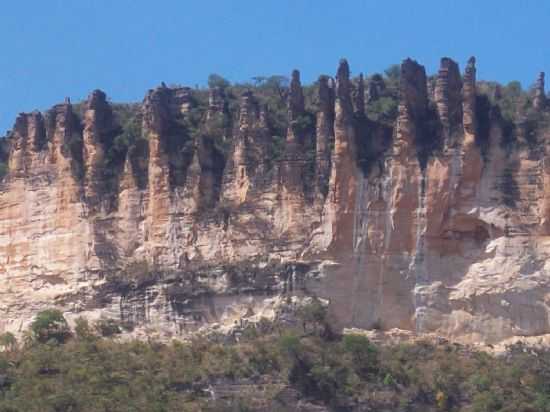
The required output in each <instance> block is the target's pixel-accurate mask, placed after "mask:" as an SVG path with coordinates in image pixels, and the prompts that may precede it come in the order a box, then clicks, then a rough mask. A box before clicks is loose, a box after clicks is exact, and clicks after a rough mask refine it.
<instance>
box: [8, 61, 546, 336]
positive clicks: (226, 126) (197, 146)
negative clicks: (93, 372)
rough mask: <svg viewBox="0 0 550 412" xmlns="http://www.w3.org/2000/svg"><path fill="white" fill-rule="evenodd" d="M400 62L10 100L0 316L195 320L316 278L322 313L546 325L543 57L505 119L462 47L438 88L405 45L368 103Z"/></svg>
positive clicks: (227, 313) (151, 327) (265, 303)
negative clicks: (24, 110) (120, 99)
mask: <svg viewBox="0 0 550 412" xmlns="http://www.w3.org/2000/svg"><path fill="white" fill-rule="evenodd" d="M396 79H397V75H395V77H394V78H392V79H388V82H387V83H386V82H385V81H384V79H383V78H382V76H380V75H373V76H370V77H367V83H366V84H365V80H364V79H363V75H360V76H359V77H358V78H356V80H352V76H351V73H350V67H349V65H348V63H347V61H345V60H342V61H341V62H340V64H339V66H338V70H337V73H336V77H335V80H332V78H330V77H328V76H321V77H320V78H319V81H318V84H317V85H315V86H313V87H315V89H306V88H305V87H302V84H301V82H300V74H299V72H298V71H293V72H292V75H291V81H290V84H289V87H288V88H280V89H277V90H276V91H271V92H270V91H269V90H268V89H269V88H266V87H259V88H251V89H250V90H243V89H242V88H240V87H236V88H234V89H233V88H232V86H227V88H225V89H220V88H212V89H211V90H209V91H206V90H204V91H202V90H195V89H189V88H186V87H166V86H165V85H164V84H162V85H161V86H160V87H158V88H155V89H153V90H150V91H149V92H148V93H147V95H146V96H145V98H144V100H143V102H142V104H141V105H135V106H132V107H131V108H129V107H126V108H125V109H124V111H121V109H120V108H119V107H117V106H116V105H113V104H111V103H109V102H108V101H107V99H106V96H105V94H104V93H103V92H101V91H97V90H96V91H94V92H92V94H91V95H90V97H89V98H88V100H87V101H86V102H84V103H83V105H81V106H80V105H79V106H77V105H75V106H74V107H73V105H71V104H70V102H68V101H67V102H65V103H63V104H59V105H57V106H54V108H52V109H51V110H49V111H47V112H46V113H44V114H41V113H39V112H33V113H29V114H21V115H19V116H18V117H17V119H16V121H15V125H14V128H13V131H12V132H11V134H10V136H9V137H8V138H7V139H6V140H5V141H3V142H2V143H3V144H2V148H7V149H6V153H7V159H6V163H7V167H6V170H7V172H6V175H5V176H4V177H3V179H2V181H1V184H0V276H1V277H2V279H3V282H1V283H0V294H1V295H2V297H3V299H2V301H1V302H0V313H1V315H2V316H1V317H0V332H1V331H4V330H10V331H15V332H21V331H22V330H24V328H25V327H26V325H27V323H28V322H29V321H30V320H31V319H32V317H33V316H34V315H35V314H36V312H37V311H39V310H42V309H44V308H48V307H51V306H57V307H59V308H61V309H63V310H64V312H65V314H66V315H67V317H69V318H70V319H74V318H75V317H77V316H87V317H90V318H93V319H95V318H98V317H114V318H118V319H122V320H124V321H125V322H131V323H133V324H134V325H135V327H136V328H135V331H134V334H135V335H137V336H143V334H149V335H151V334H157V335H158V336H161V337H174V336H187V335H188V334H190V333H193V332H194V331H197V330H201V329H204V328H210V329H217V330H222V331H228V330H230V329H235V328H239V327H242V326H244V325H245V324H246V323H247V322H255V321H258V320H260V319H261V318H262V317H268V318H273V317H277V316H283V317H284V316H286V314H288V312H287V311H286V309H285V308H288V307H289V306H292V305H297V304H299V301H300V300H303V299H305V298H307V297H309V296H317V297H319V298H321V299H324V300H326V301H327V302H328V303H329V316H330V319H331V321H332V322H333V325H334V326H335V327H342V328H343V327H359V328H367V329H370V328H377V329H391V328H400V329H405V330H408V331H410V333H420V334H421V333H434V334H439V335H444V336H446V337H449V338H453V339H457V340H461V341H464V342H477V341H484V342H499V341H503V340H505V339H507V338H510V337H513V336H537V335H543V334H550V320H549V316H548V314H549V313H550V303H549V302H550V301H549V296H550V266H549V264H547V263H546V262H550V259H549V258H550V242H549V235H550V223H549V222H550V168H549V167H548V160H547V159H548V153H547V150H548V149H547V147H546V146H547V145H546V143H545V142H547V141H549V139H550V129H549V128H548V126H547V124H548V123H547V120H548V117H549V116H550V113H549V112H548V105H547V103H546V98H545V93H544V77H543V75H541V76H540V77H539V80H538V82H537V86H536V87H535V90H534V95H533V100H532V102H533V105H532V106H533V107H527V106H529V105H523V106H522V108H521V111H520V112H521V113H520V114H521V116H518V118H517V119H515V120H516V121H515V123H514V122H511V121H510V120H509V119H508V118H506V117H505V116H504V114H503V112H502V111H503V110H504V109H506V110H508V112H507V114H506V115H507V116H509V115H510V110H509V108H507V107H501V106H500V104H501V100H504V99H502V98H499V97H497V91H498V90H499V89H495V96H493V97H494V99H490V98H489V97H488V96H485V95H484V94H482V93H481V91H482V90H483V87H481V86H480V87H478V84H477V83H476V67H475V59H474V58H471V59H470V60H469V61H468V62H467V65H466V68H465V72H464V75H463V76H462V77H461V76H460V70H459V66H458V64H457V63H456V62H454V61H452V60H451V59H449V58H443V59H442V60H441V67H440V70H439V72H438V74H437V76H436V78H435V81H434V82H433V87H431V86H430V91H428V89H429V85H428V79H427V76H426V72H425V69H424V67H423V66H421V65H420V64H418V63H417V62H415V61H413V60H411V59H406V60H404V61H403V63H402V65H401V69H400V75H399V99H398V101H396V103H397V108H398V110H397V116H396V118H395V119H394V120H395V121H394V122H391V119H388V116H389V114H388V113H391V111H388V113H385V114H384V115H385V117H381V119H382V120H380V119H378V118H376V119H375V118H374V117H371V114H372V111H370V110H371V109H372V108H373V107H374V106H372V105H375V104H378V103H379V102H378V101H379V99H380V98H381V97H383V98H384V99H385V100H384V102H382V103H384V104H386V103H388V99H391V96H395V95H396V94H397V89H396ZM386 87H387V88H388V89H386ZM365 88H366V91H365ZM306 91H307V93H306ZM501 92H502V91H499V93H501ZM201 93H202V94H201ZM237 93H238V94H237ZM269 93H272V94H271V95H270V94H269ZM312 95H314V97H313V98H312ZM235 96H237V97H235ZM527 98H528V97H527ZM525 101H528V100H525ZM274 102H275V103H274ZM524 106H525V107H524ZM376 107H378V106H376ZM393 107H395V106H393ZM518 113H519V112H518ZM128 116H130V118H128ZM285 117H286V123H285V119H284V118H285ZM124 145H126V146H124Z"/></svg>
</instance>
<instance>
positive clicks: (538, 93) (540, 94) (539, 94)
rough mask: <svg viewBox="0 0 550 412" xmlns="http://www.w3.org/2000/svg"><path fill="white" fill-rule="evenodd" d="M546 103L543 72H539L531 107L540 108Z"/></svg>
mask: <svg viewBox="0 0 550 412" xmlns="http://www.w3.org/2000/svg"><path fill="white" fill-rule="evenodd" d="M545 105H546V94H545V92H544V72H540V74H539V77H538V78H537V82H536V83H535V95H534V97H533V107H534V108H535V109H536V110H541V109H543V108H544V106H545Z"/></svg>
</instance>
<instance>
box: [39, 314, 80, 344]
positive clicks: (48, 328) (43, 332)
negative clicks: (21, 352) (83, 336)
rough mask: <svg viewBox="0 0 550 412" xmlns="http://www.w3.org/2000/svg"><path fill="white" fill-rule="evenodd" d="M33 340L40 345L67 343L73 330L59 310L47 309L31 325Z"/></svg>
mask: <svg viewBox="0 0 550 412" xmlns="http://www.w3.org/2000/svg"><path fill="white" fill-rule="evenodd" d="M31 332H32V336H33V338H34V339H35V340H36V341H38V342H40V343H65V342H66V341H67V340H68V339H69V338H70V336H71V330H70V328H69V325H68V324H67V320H66V319H65V317H64V316H63V314H62V313H61V312H60V311H59V310H57V309H47V310H44V311H42V312H40V313H38V315H36V318H35V319H34V321H33V322H32V323H31Z"/></svg>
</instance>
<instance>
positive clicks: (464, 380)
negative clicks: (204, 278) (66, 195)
mask: <svg viewBox="0 0 550 412" xmlns="http://www.w3.org/2000/svg"><path fill="white" fill-rule="evenodd" d="M308 311H309V309H308ZM319 312H320V311H319V309H318V308H315V307H314V308H312V309H311V314H310V315H308V316H309V318H310V319H315V320H319V319H321V318H322V316H321V314H320V313H319ZM64 324H65V323H64V319H63V317H62V314H61V313H59V312H57V311H54V310H49V311H44V312H41V313H40V314H39V316H37V319H36V320H35V322H34V323H33V324H32V326H31V331H32V334H33V336H35V333H37V334H38V336H40V337H42V336H45V335H44V334H43V333H42V331H43V330H47V331H48V333H47V335H48V336H49V337H48V338H46V337H44V338H41V339H35V340H34V341H33V344H31V345H26V346H21V347H18V346H17V345H14V346H13V349H12V350H10V351H6V350H4V351H2V352H0V411H25V412H27V411H28V412H56V411H90V412H96V411H97V412H99V411H113V412H119V411H120V412H122V411H129V410H131V411H198V410H212V411H218V410H279V409H276V408H272V409H269V408H270V406H269V405H273V404H272V403H271V402H274V401H275V399H277V397H278V394H279V391H280V390H281V389H282V388H284V387H285V386H290V387H292V388H293V389H295V390H297V391H298V392H299V393H300V396H301V397H302V398H307V399H309V400H311V401H313V402H317V403H323V404H325V405H327V406H328V407H329V409H330V410H350V409H349V408H351V410H355V409H357V410H363V409H365V410H367V409H368V408H370V409H372V410H422V411H464V412H472V411H479V412H485V411H503V412H505V411H510V412H511V411H525V412H527V411H549V410H550V401H549V399H550V396H549V393H550V351H548V350H546V349H529V350H526V348H525V347H524V346H522V345H520V344H518V345H514V346H512V347H510V348H509V349H508V352H507V353H506V355H505V356H499V357H493V356H491V355H489V354H486V353H481V352H475V351H473V350H472V349H469V348H466V347H461V346H458V345H449V344H440V345H433V344H430V343H426V342H417V343H411V344H401V345H393V346H392V345H375V344H373V343H372V342H370V341H369V340H368V339H367V338H366V337H364V336H361V335H344V336H342V337H340V338H339V339H335V338H332V339H330V340H327V339H325V338H323V337H322V336H319V335H316V334H311V333H307V334H300V333H298V331H297V330H296V329H287V328H285V327H282V329H281V325H279V326H276V325H273V324H271V323H270V324H269V325H267V324H265V322H264V325H263V326H262V327H258V328H256V332H255V334H250V335H248V337H247V338H246V339H241V340H240V341H239V342H236V341H233V342H228V341H225V342H223V343H220V342H216V341H214V340H211V339H208V338H205V337H196V338H194V339H192V340H191V341H188V342H179V341H173V342H171V343H158V342H155V341H153V340H151V341H149V342H147V343H145V342H140V341H128V340H120V341H119V340H116V341H115V340H111V339H110V338H105V337H101V336H98V335H96V334H95V332H94V331H93V327H91V326H90V324H89V323H88V322H87V321H86V320H84V319H78V320H77V321H76V328H75V338H74V339H68V338H66V339H63V340H56V341H55V342H56V343H60V344H52V339H53V338H52V337H51V333H52V332H53V331H58V330H59V327H58V325H64ZM53 325H55V326H53ZM35 330H36V331H37V332H35ZM0 341H1V342H2V345H3V347H6V345H12V344H11V343H10V342H13V337H12V336H9V335H4V336H2V339H0ZM232 385H236V386H232ZM232 387H235V388H238V389H236V392H235V393H236V394H235V395H232V396H222V397H217V399H216V400H213V399H212V397H211V396H210V391H211V390H214V391H216V394H218V395H219V394H220V393H223V391H225V390H226V389H224V388H232ZM247 388H250V389H247ZM260 388H261V389H260ZM384 400H385V401H384ZM380 402H382V403H380ZM384 402H386V403H384ZM397 405H400V408H401V409H396V408H397ZM291 407H292V406H291ZM367 407H368V408H367ZM262 408H263V409H262ZM266 408H267V409H266ZM346 408H348V409H346ZM361 408H363V409H361ZM373 408H374V409H373Z"/></svg>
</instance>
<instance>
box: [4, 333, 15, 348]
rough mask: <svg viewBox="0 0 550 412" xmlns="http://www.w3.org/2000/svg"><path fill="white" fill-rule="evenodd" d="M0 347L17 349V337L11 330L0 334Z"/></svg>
mask: <svg viewBox="0 0 550 412" xmlns="http://www.w3.org/2000/svg"><path fill="white" fill-rule="evenodd" d="M0 347H2V349H3V350H5V351H13V350H15V349H17V338H16V337H15V335H14V334H13V333H11V332H5V333H3V334H2V335H0Z"/></svg>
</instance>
